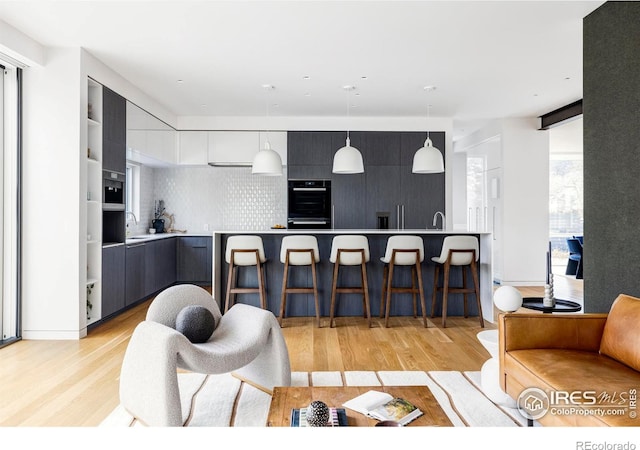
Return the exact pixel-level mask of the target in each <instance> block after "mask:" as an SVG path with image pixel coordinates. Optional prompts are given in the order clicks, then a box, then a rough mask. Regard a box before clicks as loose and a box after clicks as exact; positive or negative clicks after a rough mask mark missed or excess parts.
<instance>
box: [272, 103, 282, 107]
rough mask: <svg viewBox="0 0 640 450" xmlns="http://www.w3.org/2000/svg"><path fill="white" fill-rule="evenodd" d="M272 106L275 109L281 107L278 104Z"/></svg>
mask: <svg viewBox="0 0 640 450" xmlns="http://www.w3.org/2000/svg"><path fill="white" fill-rule="evenodd" d="M271 106H272V107H274V108H277V107H278V106H280V105H278V104H277V103H274V104H273V105H271Z"/></svg>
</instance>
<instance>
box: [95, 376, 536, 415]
mask: <svg viewBox="0 0 640 450" xmlns="http://www.w3.org/2000/svg"><path fill="white" fill-rule="evenodd" d="M178 381H179V384H180V392H181V394H182V410H183V415H184V416H185V418H186V424H187V426H189V427H229V426H233V427H264V426H265V425H266V422H267V415H268V413H269V405H270V402H271V396H270V395H269V394H267V393H265V392H264V391H262V390H259V389H256V388H255V387H253V386H251V385H250V384H248V383H245V382H243V381H241V380H240V379H238V378H236V377H234V376H232V375H230V374H223V375H203V374H196V373H180V374H178ZM291 384H292V386H372V387H375V386H385V385H386V386H427V387H428V388H429V389H430V390H431V392H432V393H433V395H434V397H435V398H436V400H437V401H438V403H439V404H440V406H441V407H442V409H443V410H444V412H445V413H446V415H447V416H448V417H449V420H451V423H452V424H453V425H454V426H456V427H517V426H526V420H525V419H524V418H523V417H522V416H521V415H520V414H519V413H518V411H517V410H514V409H510V408H502V407H500V406H498V405H496V404H494V403H493V402H492V401H491V400H489V399H488V398H487V397H486V396H485V395H484V394H483V393H482V389H481V387H480V372H457V371H430V372H424V371H378V372H374V371H348V372H330V371H326V372H293V373H292V383H291ZM100 426H103V427H136V426H143V425H142V424H141V423H140V422H138V421H137V420H136V419H135V418H133V417H132V416H131V415H130V414H129V413H127V411H126V410H125V409H124V408H122V406H118V407H117V408H116V409H115V410H114V411H113V412H112V413H111V414H110V415H109V416H108V417H107V418H106V419H105V420H104V421H103V422H102V423H101V424H100Z"/></svg>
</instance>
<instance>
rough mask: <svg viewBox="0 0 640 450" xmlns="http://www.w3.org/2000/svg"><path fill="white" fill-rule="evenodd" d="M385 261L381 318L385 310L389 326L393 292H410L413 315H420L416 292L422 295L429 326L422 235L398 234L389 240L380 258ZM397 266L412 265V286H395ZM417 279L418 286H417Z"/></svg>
mask: <svg viewBox="0 0 640 450" xmlns="http://www.w3.org/2000/svg"><path fill="white" fill-rule="evenodd" d="M380 260H381V261H382V262H383V263H384V269H383V273H382V296H381V298H380V318H382V312H383V311H385V313H384V314H385V316H384V317H385V319H384V326H385V327H389V312H390V310H391V294H393V293H398V294H399V293H410V294H412V297H413V317H417V316H418V311H417V305H416V294H419V295H420V304H421V306H422V322H423V324H424V327H425V328H426V327H427V313H426V304H425V300H424V288H423V285H422V267H421V263H422V261H423V260H424V242H423V241H422V238H421V237H420V236H406V235H397V236H391V237H389V239H388V240H387V248H386V251H385V255H384V256H383V257H382V258H380ZM396 266H411V286H410V287H409V286H397V287H393V275H394V269H395V268H396ZM416 279H417V282H418V287H417V288H416Z"/></svg>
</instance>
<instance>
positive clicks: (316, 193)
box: [287, 180, 331, 224]
mask: <svg viewBox="0 0 640 450" xmlns="http://www.w3.org/2000/svg"><path fill="white" fill-rule="evenodd" d="M288 205H289V213H288V216H287V217H288V219H289V221H292V220H293V221H299V220H312V221H315V222H318V221H328V222H329V224H330V221H331V181H329V180H290V181H289V195H288Z"/></svg>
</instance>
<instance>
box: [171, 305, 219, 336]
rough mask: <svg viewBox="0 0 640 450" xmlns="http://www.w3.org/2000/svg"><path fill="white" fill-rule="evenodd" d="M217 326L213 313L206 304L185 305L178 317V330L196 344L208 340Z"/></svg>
mask: <svg viewBox="0 0 640 450" xmlns="http://www.w3.org/2000/svg"><path fill="white" fill-rule="evenodd" d="M215 327H216V323H215V319H214V318H213V314H212V313H211V311H209V310H208V309H207V308H205V307H204V306H200V305H189V306H185V307H184V308H182V309H181V310H180V312H179V313H178V316H177V317H176V330H177V331H179V332H180V333H182V334H184V335H185V336H186V338H187V339H189V341H191V342H192V343H194V344H201V343H203V342H207V341H208V340H209V338H210V337H211V335H212V334H213V330H214V329H215Z"/></svg>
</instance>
